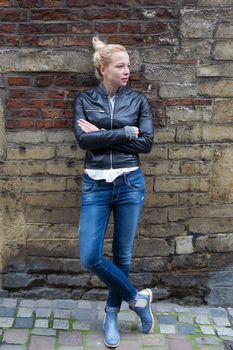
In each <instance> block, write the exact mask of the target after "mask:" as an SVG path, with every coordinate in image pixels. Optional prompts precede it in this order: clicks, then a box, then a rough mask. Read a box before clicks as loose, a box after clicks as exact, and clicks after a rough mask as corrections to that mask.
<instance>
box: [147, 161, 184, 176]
mask: <svg viewBox="0 0 233 350" xmlns="http://www.w3.org/2000/svg"><path fill="white" fill-rule="evenodd" d="M143 169H144V173H145V175H164V176H165V175H169V174H171V175H179V174H180V162H179V161H169V160H164V161H160V162H158V163H157V164H156V163H155V162H153V163H149V162H147V163H145V164H144V166H143Z"/></svg>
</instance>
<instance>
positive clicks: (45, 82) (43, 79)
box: [35, 75, 54, 87]
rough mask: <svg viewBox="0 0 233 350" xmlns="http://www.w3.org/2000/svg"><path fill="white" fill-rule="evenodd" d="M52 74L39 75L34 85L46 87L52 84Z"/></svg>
mask: <svg viewBox="0 0 233 350" xmlns="http://www.w3.org/2000/svg"><path fill="white" fill-rule="evenodd" d="M53 81H54V76H53V75H39V76H38V77H37V78H36V80H35V86H39V87H46V86H50V85H52V84H53Z"/></svg>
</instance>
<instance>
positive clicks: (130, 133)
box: [124, 126, 137, 141]
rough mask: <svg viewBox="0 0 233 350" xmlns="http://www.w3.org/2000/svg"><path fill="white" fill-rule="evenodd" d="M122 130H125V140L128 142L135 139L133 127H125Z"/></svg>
mask: <svg viewBox="0 0 233 350" xmlns="http://www.w3.org/2000/svg"><path fill="white" fill-rule="evenodd" d="M124 128H125V134H126V138H127V140H128V141H130V140H132V139H136V138H137V136H136V134H135V129H134V127H133V126H125V127H124Z"/></svg>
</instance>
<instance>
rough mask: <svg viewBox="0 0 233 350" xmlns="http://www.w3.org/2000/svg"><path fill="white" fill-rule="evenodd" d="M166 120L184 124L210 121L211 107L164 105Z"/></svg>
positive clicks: (171, 122)
mask: <svg viewBox="0 0 233 350" xmlns="http://www.w3.org/2000/svg"><path fill="white" fill-rule="evenodd" d="M166 115H167V118H168V122H169V123H170V124H171V125H173V124H185V123H190V122H202V123H203V122H210V121H211V118H212V108H211V107H197V106H196V107H195V109H194V108H190V107H183V106H175V107H166Z"/></svg>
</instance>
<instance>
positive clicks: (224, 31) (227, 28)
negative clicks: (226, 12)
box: [212, 0, 233, 39]
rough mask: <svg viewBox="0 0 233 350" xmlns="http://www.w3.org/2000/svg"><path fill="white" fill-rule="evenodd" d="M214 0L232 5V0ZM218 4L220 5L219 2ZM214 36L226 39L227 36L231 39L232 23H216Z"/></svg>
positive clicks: (232, 33) (232, 36) (232, 34)
mask: <svg viewBox="0 0 233 350" xmlns="http://www.w3.org/2000/svg"><path fill="white" fill-rule="evenodd" d="M212 1H213V0H212ZM215 1H218V2H219V3H220V2H221V3H222V4H224V3H226V4H227V3H229V5H230V6H232V5H233V1H232V0H223V1H221V0H215ZM219 6H221V4H219ZM215 37H216V38H218V39H227V38H229V39H231V38H233V25H232V23H218V27H217V30H216V34H215Z"/></svg>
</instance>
